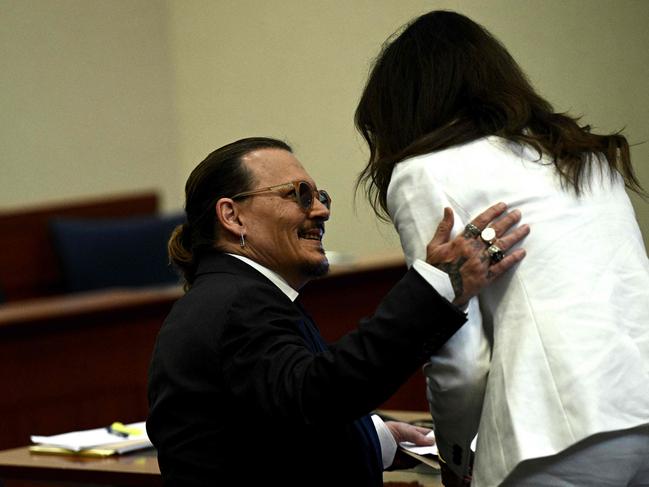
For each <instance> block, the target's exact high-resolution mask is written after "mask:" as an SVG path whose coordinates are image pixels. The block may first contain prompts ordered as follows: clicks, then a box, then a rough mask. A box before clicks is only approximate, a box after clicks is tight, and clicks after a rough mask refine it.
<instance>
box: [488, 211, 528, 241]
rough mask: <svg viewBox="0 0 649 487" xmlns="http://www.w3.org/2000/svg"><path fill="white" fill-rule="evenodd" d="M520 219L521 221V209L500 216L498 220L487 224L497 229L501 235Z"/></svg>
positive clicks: (498, 234)
mask: <svg viewBox="0 0 649 487" xmlns="http://www.w3.org/2000/svg"><path fill="white" fill-rule="evenodd" d="M519 221H521V212H520V211H519V210H513V211H511V212H510V213H508V214H506V215H505V216H503V217H502V218H499V219H498V221H496V222H493V223H492V224H491V225H487V226H488V227H491V228H493V229H494V230H495V231H496V235H497V236H499V237H500V236H501V235H504V234H505V233H506V232H507V230H509V229H510V228H511V227H513V226H514V225H516V224H517V223H518V222H519Z"/></svg>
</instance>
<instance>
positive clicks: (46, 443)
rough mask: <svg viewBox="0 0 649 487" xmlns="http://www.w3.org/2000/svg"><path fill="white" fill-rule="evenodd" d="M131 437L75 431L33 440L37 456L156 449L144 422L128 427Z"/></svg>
mask: <svg viewBox="0 0 649 487" xmlns="http://www.w3.org/2000/svg"><path fill="white" fill-rule="evenodd" d="M124 427H125V428H126V429H127V430H128V431H130V432H131V434H124V433H121V434H117V433H116V432H114V430H112V429H111V428H110V427H108V428H96V429H90V430H83V431H72V432H70V433H63V434H60V435H54V436H37V435H34V436H32V437H31V440H32V442H33V443H36V444H35V445H32V446H31V447H30V448H29V449H30V451H32V452H34V453H61V454H73V455H74V454H76V455H84V456H102V457H103V456H110V455H118V454H122V453H127V452H130V451H133V450H141V449H144V448H149V447H151V446H152V444H151V441H150V440H149V437H148V436H147V434H146V426H145V423H144V421H142V422H139V423H131V424H127V425H124Z"/></svg>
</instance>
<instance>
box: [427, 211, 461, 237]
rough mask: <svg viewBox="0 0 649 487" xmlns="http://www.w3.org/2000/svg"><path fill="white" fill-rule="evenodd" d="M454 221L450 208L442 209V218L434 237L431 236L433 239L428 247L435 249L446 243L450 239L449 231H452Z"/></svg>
mask: <svg viewBox="0 0 649 487" xmlns="http://www.w3.org/2000/svg"><path fill="white" fill-rule="evenodd" d="M454 220H455V218H454V216H453V210H451V209H450V208H444V217H443V218H442V221H441V222H439V225H437V230H435V235H433V239H432V240H431V241H430V243H429V244H428V245H429V246H433V247H436V246H438V245H442V244H445V243H446V242H448V241H449V239H450V238H451V230H453V222H454Z"/></svg>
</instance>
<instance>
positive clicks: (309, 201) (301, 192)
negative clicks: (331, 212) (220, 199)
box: [232, 181, 331, 211]
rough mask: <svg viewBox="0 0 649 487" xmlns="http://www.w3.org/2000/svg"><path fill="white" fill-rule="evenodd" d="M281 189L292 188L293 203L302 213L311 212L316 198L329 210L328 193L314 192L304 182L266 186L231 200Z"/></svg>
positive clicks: (245, 192) (236, 195)
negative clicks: (294, 202)
mask: <svg viewBox="0 0 649 487" xmlns="http://www.w3.org/2000/svg"><path fill="white" fill-rule="evenodd" d="M282 188H284V189H290V188H292V189H293V190H294V191H295V193H294V196H295V201H296V202H297V204H298V205H300V208H302V209H303V210H304V211H310V210H311V208H312V207H313V199H314V197H316V198H318V201H319V202H320V203H322V204H323V205H324V206H325V207H326V208H327V209H330V208H331V197H330V196H329V193H327V192H326V191H325V190H324V189H320V190H316V189H315V188H314V187H313V186H311V184H310V183H308V182H306V181H291V182H290V183H283V184H276V185H275V186H268V187H267V188H260V189H254V190H252V191H244V192H243V193H237V194H235V195H234V196H233V197H232V199H233V200H236V199H239V198H245V197H247V196H253V195H256V194H261V193H268V192H271V191H276V190H278V189H282Z"/></svg>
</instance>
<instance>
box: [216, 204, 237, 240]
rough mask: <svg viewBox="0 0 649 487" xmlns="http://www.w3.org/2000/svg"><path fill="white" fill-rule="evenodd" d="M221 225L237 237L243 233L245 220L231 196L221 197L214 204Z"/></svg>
mask: <svg viewBox="0 0 649 487" xmlns="http://www.w3.org/2000/svg"><path fill="white" fill-rule="evenodd" d="M214 209H215V212H216V218H217V219H218V221H219V226H220V227H221V228H222V229H223V230H225V231H226V232H228V233H230V234H231V235H232V236H234V237H235V238H237V239H238V238H239V237H240V235H241V234H242V233H243V222H242V221H241V214H240V212H239V207H238V206H237V204H236V203H235V202H234V200H232V199H231V198H221V199H219V200H218V201H217V202H216V204H215V205H214Z"/></svg>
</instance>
